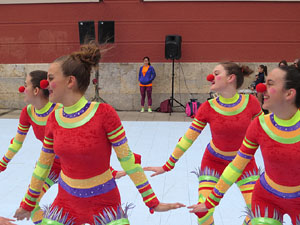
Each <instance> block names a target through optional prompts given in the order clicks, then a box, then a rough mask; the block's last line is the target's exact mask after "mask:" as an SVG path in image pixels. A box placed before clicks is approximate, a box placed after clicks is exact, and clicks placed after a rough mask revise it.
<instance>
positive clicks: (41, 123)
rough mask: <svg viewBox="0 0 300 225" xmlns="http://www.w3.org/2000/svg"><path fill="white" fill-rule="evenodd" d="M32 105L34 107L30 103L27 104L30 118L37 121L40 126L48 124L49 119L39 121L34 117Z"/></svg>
mask: <svg viewBox="0 0 300 225" xmlns="http://www.w3.org/2000/svg"><path fill="white" fill-rule="evenodd" d="M31 107H32V106H31V105H28V106H27V113H28V115H29V117H30V119H31V120H32V121H33V122H34V123H36V124H37V125H40V126H46V123H47V120H45V121H37V120H36V119H35V118H34V117H33V115H32V114H31Z"/></svg>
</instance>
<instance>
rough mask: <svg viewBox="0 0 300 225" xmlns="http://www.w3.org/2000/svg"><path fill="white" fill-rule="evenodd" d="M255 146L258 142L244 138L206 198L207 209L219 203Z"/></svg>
mask: <svg viewBox="0 0 300 225" xmlns="http://www.w3.org/2000/svg"><path fill="white" fill-rule="evenodd" d="M257 148H258V144H256V143H254V142H252V141H249V140H248V139H247V137H245V138H244V140H243V144H242V146H241V148H240V150H239V151H238V152H237V155H236V157H235V158H234V160H233V161H232V162H231V163H229V165H228V166H227V167H226V168H225V170H224V171H223V173H222V175H221V178H220V180H219V181H218V183H217V184H216V186H215V187H214V189H213V191H212V192H211V193H210V194H209V196H208V198H207V199H206V201H205V205H206V207H207V208H208V209H210V208H213V207H216V206H217V205H218V204H219V203H220V200H221V199H222V197H223V196H224V194H225V192H226V191H227V190H228V189H229V188H230V187H231V185H232V184H233V183H235V182H236V181H237V179H238V178H239V177H240V176H241V175H242V173H243V170H244V169H245V167H246V166H247V164H248V163H249V161H250V160H251V159H252V157H253V156H254V154H255V152H256V150H257ZM245 150H246V151H245Z"/></svg>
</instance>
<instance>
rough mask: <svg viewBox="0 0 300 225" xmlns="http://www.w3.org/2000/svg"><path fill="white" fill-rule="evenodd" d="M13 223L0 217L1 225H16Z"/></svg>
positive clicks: (11, 220)
mask: <svg viewBox="0 0 300 225" xmlns="http://www.w3.org/2000/svg"><path fill="white" fill-rule="evenodd" d="M13 221H15V220H13V219H9V218H5V217H2V216H0V224H1V225H16V224H15V223H12V222H13Z"/></svg>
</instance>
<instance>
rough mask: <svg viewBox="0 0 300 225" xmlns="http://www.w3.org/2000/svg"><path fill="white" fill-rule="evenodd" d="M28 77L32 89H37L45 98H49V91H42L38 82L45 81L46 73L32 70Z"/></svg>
mask: <svg viewBox="0 0 300 225" xmlns="http://www.w3.org/2000/svg"><path fill="white" fill-rule="evenodd" d="M29 76H30V78H31V79H30V82H31V83H32V86H33V88H39V89H41V90H42V93H43V95H44V96H45V98H48V97H49V90H48V89H42V88H41V86H40V82H41V81H42V80H47V72H46V71H43V70H34V71H31V72H30V73H29Z"/></svg>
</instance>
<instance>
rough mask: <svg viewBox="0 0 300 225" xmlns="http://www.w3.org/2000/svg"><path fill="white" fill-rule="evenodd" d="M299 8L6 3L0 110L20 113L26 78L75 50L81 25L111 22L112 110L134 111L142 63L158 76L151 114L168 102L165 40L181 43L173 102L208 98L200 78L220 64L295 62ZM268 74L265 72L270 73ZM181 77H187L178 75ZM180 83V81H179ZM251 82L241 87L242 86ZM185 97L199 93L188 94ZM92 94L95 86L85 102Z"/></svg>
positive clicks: (105, 88) (104, 84) (103, 75)
mask: <svg viewBox="0 0 300 225" xmlns="http://www.w3.org/2000/svg"><path fill="white" fill-rule="evenodd" d="M299 12H300V3H299V2H286V1H285V2H278V1H274V2H273V1H265V2H246V1H235V2H211V1H207V2H143V1H140V0H104V1H101V2H93V3H61V4H5V5H1V7H0V63H1V64H0V107H6V108H7V107H18V108H19V107H22V106H23V105H24V103H23V102H22V101H23V100H22V97H21V96H20V94H19V93H18V92H17V89H18V86H19V85H21V84H22V83H23V81H24V74H26V73H27V72H29V71H31V70H33V69H36V68H38V69H45V70H47V68H48V65H49V63H51V62H52V61H53V60H54V59H56V58H57V57H59V56H61V55H65V54H68V53H70V52H71V51H75V50H78V48H79V31H78V22H79V21H90V20H91V21H95V25H96V26H95V30H96V39H97V31H98V30H97V22H98V21H115V43H114V44H110V45H104V46H101V48H103V49H109V50H108V51H106V52H105V54H103V56H102V59H101V69H100V87H101V88H102V89H101V90H100V95H101V96H102V97H103V99H104V100H106V101H107V102H108V103H110V104H112V105H113V106H114V107H116V108H119V109H126V110H136V109H138V108H139V101H140V100H139V95H140V94H139V89H138V83H137V70H138V68H139V66H141V63H142V59H143V57H144V56H149V57H150V58H151V62H152V64H153V65H154V66H155V69H156V71H157V74H158V76H157V79H156V80H155V82H154V87H153V98H154V103H153V104H154V107H158V106H159V103H160V102H161V101H162V100H164V99H166V98H169V97H170V94H171V60H166V59H165V58H164V53H165V52H164V51H165V36H166V35H172V34H178V35H181V36H182V57H181V59H179V60H175V75H176V76H175V88H174V90H175V97H176V99H178V100H180V102H182V103H185V102H186V101H187V100H188V99H189V98H190V97H196V98H198V99H199V100H201V101H204V100H205V99H206V98H207V96H208V94H207V93H208V84H207V82H206V81H205V77H206V75H207V74H208V73H211V71H212V69H213V67H214V65H216V63H217V62H219V61H226V60H231V61H237V62H246V63H247V64H249V65H250V66H252V67H253V69H255V70H256V69H257V66H258V65H259V64H262V63H266V64H267V65H270V67H274V66H275V65H277V63H278V62H279V61H280V60H282V59H286V60H288V61H293V60H294V59H295V58H299V57H300V38H299V37H300V30H299V25H300V13H299ZM269 69H270V68H269ZM183 74H184V76H183ZM184 78H185V79H184ZM253 79H254V76H252V78H250V79H249V81H247V82H248V83H247V82H246V84H245V86H247V85H248V84H249V83H250V81H251V80H253ZM189 93H196V94H193V95H190V94H189ZM93 95H94V90H93V86H91V87H90V89H89V91H88V93H87V97H89V98H91V97H93Z"/></svg>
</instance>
